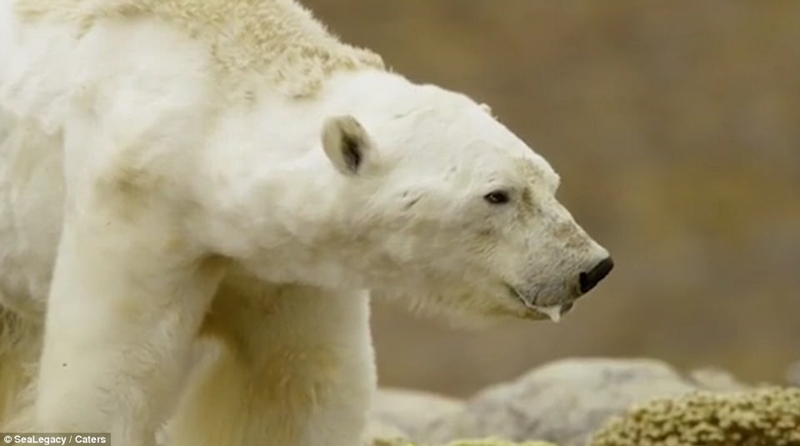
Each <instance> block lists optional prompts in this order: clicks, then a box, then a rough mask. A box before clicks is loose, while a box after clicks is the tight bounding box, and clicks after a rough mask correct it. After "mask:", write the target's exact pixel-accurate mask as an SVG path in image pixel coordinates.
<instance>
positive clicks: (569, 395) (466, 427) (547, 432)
mask: <svg viewBox="0 0 800 446" xmlns="http://www.w3.org/2000/svg"><path fill="white" fill-rule="evenodd" d="M699 387H700V386H698V385H696V384H695V383H692V382H690V381H688V380H686V379H683V378H682V377H681V376H680V375H679V374H678V373H677V372H676V371H675V370H674V369H673V368H671V367H670V366H668V365H666V364H665V363H663V362H660V361H655V360H648V359H628V360H615V359H568V360H561V361H557V362H553V363H550V364H547V365H545V366H542V367H539V368H537V369H534V370H533V371H531V372H529V373H527V374H526V375H524V376H522V377H521V378H519V379H517V380H516V381H514V382H511V383H508V384H501V385H497V386H493V387H490V388H488V389H486V390H484V391H482V392H480V393H478V394H477V395H476V396H475V397H473V398H472V399H470V400H469V401H467V404H466V405H465V406H464V408H463V409H462V410H460V411H458V412H456V413H452V414H449V415H445V416H442V417H440V418H439V419H437V420H434V421H433V422H431V423H430V424H428V425H427V426H426V427H425V428H423V429H419V430H416V431H415V432H414V433H413V436H412V439H414V440H419V441H420V442H422V441H424V442H426V443H428V442H429V443H445V442H447V441H451V440H455V439H458V438H482V437H497V438H504V439H508V440H513V441H524V440H528V439H542V440H546V441H551V442H554V443H557V444H559V445H561V446H572V445H575V446H577V445H583V444H584V442H585V441H586V439H587V438H588V437H589V435H590V433H591V432H593V431H594V430H596V429H597V428H599V427H600V426H602V425H603V424H604V423H605V422H606V420H608V419H609V418H610V417H612V416H614V415H619V414H622V413H624V412H625V411H626V410H627V409H628V408H629V407H630V406H631V405H632V404H633V403H640V402H643V401H646V400H649V399H652V398H657V397H667V396H673V395H682V394H686V393H688V392H691V391H693V390H696V389H698V388H699Z"/></svg>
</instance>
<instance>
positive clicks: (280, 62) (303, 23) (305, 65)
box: [15, 0, 384, 97]
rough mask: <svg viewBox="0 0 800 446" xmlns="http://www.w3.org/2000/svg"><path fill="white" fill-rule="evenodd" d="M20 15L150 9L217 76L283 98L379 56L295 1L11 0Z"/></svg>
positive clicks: (90, 17)
mask: <svg viewBox="0 0 800 446" xmlns="http://www.w3.org/2000/svg"><path fill="white" fill-rule="evenodd" d="M15 10H16V13H17V15H18V17H19V18H20V19H21V20H22V21H23V22H27V21H36V20H41V19H47V20H55V21H62V22H68V23H74V24H76V25H78V26H79V27H80V28H81V29H82V30H84V31H85V30H88V29H90V28H91V27H92V26H93V25H94V24H95V23H97V21H99V20H101V19H105V18H125V17H135V16H150V17H153V18H155V19H159V20H162V21H164V22H166V23H169V24H171V25H173V26H177V27H179V28H180V29H181V30H182V31H183V32H185V33H186V34H188V35H190V36H192V37H193V38H196V39H199V40H200V41H201V42H202V43H203V44H205V45H206V46H207V48H208V51H209V53H210V54H211V55H212V59H213V61H214V63H215V68H216V71H217V74H219V75H220V76H222V77H223V78H224V80H223V82H224V83H234V84H235V83H236V82H237V81H241V80H243V79H245V78H247V77H248V75H256V76H257V77H258V78H260V79H263V80H265V81H266V82H268V83H269V85H270V86H272V87H274V88H276V89H277V90H279V91H281V92H283V93H284V94H286V95H287V96H290V97H308V96H313V95H314V93H316V92H317V91H318V90H319V89H320V87H321V85H322V83H323V82H324V81H325V80H326V79H327V78H328V77H330V76H331V74H332V73H335V72H338V71H342V70H357V69H363V68H373V69H379V70H383V69H384V64H383V60H382V59H381V57H380V56H379V55H377V54H375V53H373V52H372V51H369V50H367V49H364V48H357V47H354V46H351V45H348V44H345V43H343V42H341V41H340V40H339V39H338V38H337V37H336V36H334V35H332V34H331V33H330V32H328V30H327V29H326V28H325V27H324V26H323V25H322V24H321V23H320V22H319V21H318V20H316V19H315V18H314V17H313V15H312V14H311V12H310V11H309V10H308V9H306V8H305V7H303V6H301V5H300V4H298V3H297V2H296V1H295V0H17V2H16V4H15Z"/></svg>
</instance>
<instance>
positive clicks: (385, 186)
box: [322, 86, 613, 320]
mask: <svg viewBox="0 0 800 446" xmlns="http://www.w3.org/2000/svg"><path fill="white" fill-rule="evenodd" d="M388 103H389V106H388V107H384V108H382V109H378V110H372V111H371V112H370V113H365V114H364V115H363V116H357V117H354V116H352V115H339V116H332V117H330V118H328V119H327V120H326V122H325V124H324V128H323V130H322V146H323V148H324V150H325V153H326V154H327V156H328V158H329V160H330V162H331V163H332V165H333V166H334V167H335V168H336V169H337V170H338V171H339V172H338V173H339V174H340V175H341V176H342V179H343V180H342V186H341V187H340V191H339V192H338V193H339V194H341V195H342V196H341V200H340V203H341V209H339V212H338V216H337V219H338V223H339V227H341V228H343V232H345V233H347V234H348V235H342V236H341V237H342V238H344V239H347V240H348V241H347V242H346V243H344V244H342V246H341V248H340V249H341V254H342V261H343V262H345V263H347V264H348V267H351V268H353V269H354V270H356V271H357V272H358V273H359V274H360V275H362V276H363V277H364V278H365V281H366V283H367V284H368V286H369V287H370V288H371V289H372V290H373V292H374V293H375V294H378V295H394V296H408V297H411V298H412V302H414V304H415V306H416V307H419V308H421V309H423V310H424V309H434V310H439V311H441V312H444V313H446V314H449V315H456V316H461V317H459V318H458V320H464V316H467V317H468V318H469V317H470V316H473V317H477V318H478V319H485V317H487V316H488V317H489V318H490V319H496V316H517V317H526V318H533V319H541V318H546V317H550V318H551V319H555V320H557V319H558V317H559V316H560V314H561V313H563V312H565V311H568V310H569V309H570V308H571V307H572V305H573V302H574V301H575V300H576V299H577V298H578V297H580V296H581V295H583V294H585V293H586V292H588V291H589V290H590V289H591V288H593V287H594V286H595V285H596V284H597V283H598V282H599V281H600V280H601V279H603V278H604V277H605V276H606V274H608V272H609V271H610V270H611V268H612V266H613V263H612V261H611V258H610V257H609V253H608V252H607V251H606V250H605V249H604V248H603V247H601V246H600V245H599V244H598V243H596V242H595V241H594V240H593V239H592V238H591V237H590V236H589V235H587V233H586V232H584V230H583V229H582V228H581V227H580V226H579V225H578V224H577V223H576V222H575V221H574V219H573V218H572V216H571V215H570V213H569V212H568V211H567V209H565V208H564V206H562V205H561V204H560V203H559V202H558V200H557V199H556V190H557V189H558V186H559V177H558V175H557V174H556V172H555V171H554V170H553V168H552V167H551V166H550V165H549V164H548V163H547V161H546V160H545V159H544V158H542V157H541V156H539V155H537V154H536V153H535V152H534V151H533V150H531V149H530V148H529V147H528V146H527V145H526V144H525V143H524V142H523V141H521V140H520V139H519V138H518V137H517V136H515V135H514V134H513V133H512V132H511V131H509V130H508V129H507V128H506V127H504V126H503V125H502V124H500V123H499V122H498V121H497V120H496V119H495V118H494V117H493V116H492V115H491V113H490V110H489V109H488V107H486V106H484V105H481V104H478V103H476V102H474V101H473V100H471V99H469V98H468V97H466V96H464V95H461V94H457V93H453V92H449V91H447V90H443V89H440V88H438V87H435V86H414V88H412V89H408V90H407V91H404V92H403V93H402V94H397V95H395V96H394V97H392V98H391V99H389V100H388Z"/></svg>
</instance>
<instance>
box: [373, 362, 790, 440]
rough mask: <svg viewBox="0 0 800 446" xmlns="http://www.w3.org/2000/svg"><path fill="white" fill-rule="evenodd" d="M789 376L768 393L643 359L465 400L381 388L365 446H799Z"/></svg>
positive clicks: (574, 369) (560, 367)
mask: <svg viewBox="0 0 800 446" xmlns="http://www.w3.org/2000/svg"><path fill="white" fill-rule="evenodd" d="M798 370H800V363H798V364H797V365H795V366H792V367H790V369H789V371H788V372H787V379H788V385H783V386H777V385H772V384H767V383H756V384H745V383H742V382H739V381H738V380H737V379H736V378H734V377H733V376H731V375H730V374H728V373H726V372H724V371H721V370H710V369H704V370H695V371H691V372H688V373H680V372H679V371H677V370H676V369H675V368H673V367H671V366H670V365H668V364H665V363H663V362H660V361H657V360H651V359H626V360H623V359H600V358H594V359H567V360H560V361H556V362H553V363H550V364H546V365H544V366H541V367H538V368H536V369H534V370H532V371H530V372H528V373H527V374H525V375H523V376H521V377H519V378H518V379H516V380H514V381H512V382H507V383H501V384H498V385H494V386H491V387H489V388H486V389H484V390H482V391H480V392H478V393H477V394H475V395H474V396H472V397H470V398H468V399H466V400H457V399H452V398H447V397H443V396H439V395H434V394H428V393H424V392H418V391H410V390H400V389H382V390H381V391H380V392H379V393H378V395H377V397H376V400H375V403H374V412H373V420H372V425H371V428H370V429H371V432H370V437H371V441H372V444H373V446H395V445H401V446H406V445H408V444H413V445H426V446H427V445H448V446H462V445H463V446H466V445H470V446H484V445H486V446H489V445H510V444H514V445H522V444H524V445H526V446H527V445H532V446H533V445H546V444H556V445H559V446H584V445H590V446H629V445H630V446H633V445H637V446H649V445H681V446H701V445H702V446H706V445H707V446H723V445H724V446H732V445H742V446H800V388H798V387H797V386H798V385H800V379H798V378H799V376H798V375H800V373H798ZM464 439H478V440H464ZM480 439H485V440H480ZM490 439H495V440H490ZM507 441H509V442H529V443H506V442H507ZM539 441H541V442H543V443H539Z"/></svg>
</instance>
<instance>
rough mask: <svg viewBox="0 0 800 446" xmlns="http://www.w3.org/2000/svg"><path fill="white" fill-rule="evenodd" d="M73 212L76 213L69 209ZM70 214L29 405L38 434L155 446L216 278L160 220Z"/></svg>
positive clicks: (214, 268) (213, 268) (211, 265)
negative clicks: (106, 435)
mask: <svg viewBox="0 0 800 446" xmlns="http://www.w3.org/2000/svg"><path fill="white" fill-rule="evenodd" d="M76 208H77V206H76ZM96 209H97V208H96V207H91V206H87V207H84V208H83V209H80V210H78V209H73V210H72V211H71V212H69V213H68V215H67V218H66V222H65V226H64V228H63V232H62V235H61V240H60V244H59V251H58V258H57V262H56V268H55V272H54V277H53V281H52V285H51V290H50V297H49V307H48V312H47V318H46V326H45V340H44V350H43V355H42V359H41V365H40V373H39V382H38V394H37V401H36V430H37V431H40V432H110V433H111V436H112V438H111V442H112V444H113V445H114V446H152V445H154V444H155V438H154V433H155V431H156V429H157V428H158V427H159V426H160V425H161V424H162V423H163V422H164V421H165V419H166V417H167V416H168V414H169V412H170V411H171V409H172V408H173V406H174V403H175V400H176V399H177V395H178V392H179V390H180V385H181V381H182V379H183V378H184V376H185V373H184V372H185V364H184V362H185V360H186V355H187V352H188V349H189V347H190V345H191V340H192V337H193V336H194V335H195V334H196V332H197V329H198V327H199V325H200V322H201V321H202V317H203V314H204V313H205V311H206V310H207V308H208V305H209V304H210V301H211V297H212V296H213V293H214V292H215V290H216V287H217V285H218V282H219V280H220V278H221V276H222V269H223V268H224V266H223V265H222V262H221V261H219V260H218V259H214V258H208V257H205V258H204V257H202V256H199V257H194V258H193V257H192V256H190V255H187V251H188V249H187V248H186V246H187V244H186V243H185V242H184V241H182V240H181V239H180V237H179V235H178V234H180V231H176V230H174V229H175V228H174V227H172V226H171V225H170V224H168V222H167V221H165V220H161V219H160V217H159V216H158V215H155V214H154V215H136V216H134V215H126V217H128V219H127V221H126V219H124V218H118V217H121V216H122V214H119V215H118V214H114V213H105V214H102V215H101V214H100V213H98V212H96Z"/></svg>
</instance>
